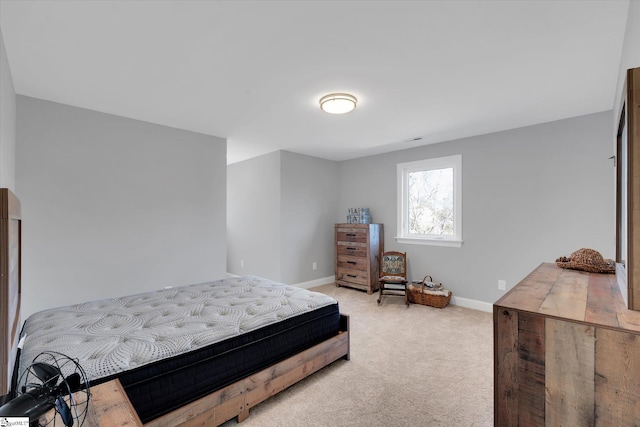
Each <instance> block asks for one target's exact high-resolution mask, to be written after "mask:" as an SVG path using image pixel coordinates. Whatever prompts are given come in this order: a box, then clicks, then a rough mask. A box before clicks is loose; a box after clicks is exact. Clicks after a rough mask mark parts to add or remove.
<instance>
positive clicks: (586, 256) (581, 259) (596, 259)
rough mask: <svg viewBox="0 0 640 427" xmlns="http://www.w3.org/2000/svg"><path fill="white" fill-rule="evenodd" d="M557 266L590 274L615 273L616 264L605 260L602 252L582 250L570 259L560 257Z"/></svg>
mask: <svg viewBox="0 0 640 427" xmlns="http://www.w3.org/2000/svg"><path fill="white" fill-rule="evenodd" d="M556 265H557V266H558V267H562V268H571V269H574V270H582V271H588V272H590V273H615V272H616V263H615V261H614V260H612V259H604V258H603V257H602V255H601V254H600V252H598V251H594V250H593V249H587V248H582V249H578V250H577V251H575V252H574V253H572V254H571V255H570V256H569V258H567V257H560V258H558V259H557V260H556Z"/></svg>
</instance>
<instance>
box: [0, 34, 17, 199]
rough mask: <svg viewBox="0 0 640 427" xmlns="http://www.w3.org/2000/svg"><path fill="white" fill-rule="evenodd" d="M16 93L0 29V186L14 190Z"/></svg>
mask: <svg viewBox="0 0 640 427" xmlns="http://www.w3.org/2000/svg"><path fill="white" fill-rule="evenodd" d="M15 152H16V93H15V90H14V88H13V80H12V78H11V69H10V68H9V61H8V60H7V52H6V50H5V46H4V38H3V37H2V31H1V30H0V187H2V188H9V189H10V190H11V191H13V192H15V180H16V174H15V166H16V164H15V162H16V156H15Z"/></svg>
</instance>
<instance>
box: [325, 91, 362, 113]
mask: <svg viewBox="0 0 640 427" xmlns="http://www.w3.org/2000/svg"><path fill="white" fill-rule="evenodd" d="M357 104H358V100H357V99H356V97H355V96H353V95H349V94H348V93H330V94H329V95H325V96H323V97H322V98H320V108H321V109H322V111H325V112H327V113H330V114H345V113H349V112H351V111H353V110H355V108H356V105H357Z"/></svg>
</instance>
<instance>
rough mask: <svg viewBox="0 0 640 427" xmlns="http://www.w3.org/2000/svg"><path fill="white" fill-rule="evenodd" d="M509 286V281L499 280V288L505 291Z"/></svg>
mask: <svg viewBox="0 0 640 427" xmlns="http://www.w3.org/2000/svg"><path fill="white" fill-rule="evenodd" d="M506 286H507V282H505V281H504V280H498V289H499V290H501V291H504V290H505V288H506Z"/></svg>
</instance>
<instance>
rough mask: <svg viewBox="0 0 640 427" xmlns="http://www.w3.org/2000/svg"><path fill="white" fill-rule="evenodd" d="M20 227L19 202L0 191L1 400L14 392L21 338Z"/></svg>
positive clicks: (9, 192)
mask: <svg viewBox="0 0 640 427" xmlns="http://www.w3.org/2000/svg"><path fill="white" fill-rule="evenodd" d="M21 223H22V221H21V212H20V201H19V200H18V198H17V197H16V196H15V195H14V194H13V193H12V192H11V191H10V190H8V189H6V188H2V189H0V334H1V335H0V336H1V337H2V345H0V364H2V368H0V396H4V395H6V394H7V393H8V392H9V389H10V388H11V376H12V373H13V366H14V363H15V355H16V351H17V347H18V336H19V334H20V296H21V293H22V285H21V270H20V268H21V265H22V259H21V253H22V251H21V237H22V228H21V226H22V224H21ZM0 401H1V400H0Z"/></svg>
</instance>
